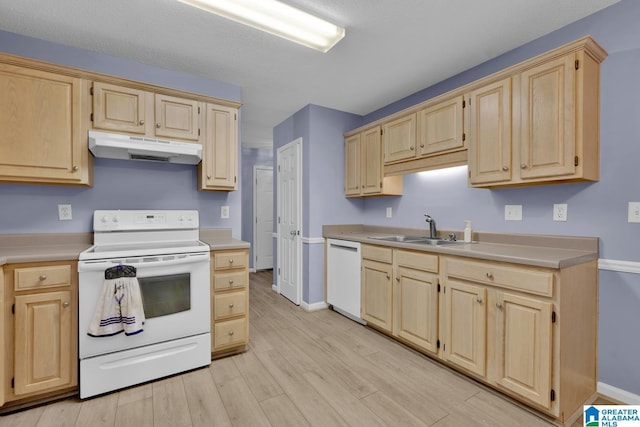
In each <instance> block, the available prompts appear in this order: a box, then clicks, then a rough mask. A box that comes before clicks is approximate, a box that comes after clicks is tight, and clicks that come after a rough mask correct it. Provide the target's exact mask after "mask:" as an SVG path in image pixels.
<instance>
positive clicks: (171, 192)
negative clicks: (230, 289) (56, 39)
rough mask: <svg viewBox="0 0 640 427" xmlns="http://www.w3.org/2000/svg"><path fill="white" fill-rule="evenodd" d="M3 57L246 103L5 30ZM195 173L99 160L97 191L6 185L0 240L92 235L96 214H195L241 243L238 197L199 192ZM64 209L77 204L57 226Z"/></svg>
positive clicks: (1, 195) (205, 82)
mask: <svg viewBox="0 0 640 427" xmlns="http://www.w3.org/2000/svg"><path fill="white" fill-rule="evenodd" d="M0 52H6V53H10V54H13V55H19V56H24V57H29V58H34V59H40V60H44V61H49V62H53V63H56V64H62V65H67V66H72V67H76V68H82V69H85V70H90V71H95V72H99V73H105V74H110V75H114V76H118V77H123V78H128V79H132V80H139V81H143V82H147V83H153V84H157V85H160V86H166V87H171V88H175V89H181V90H186V91H191V92H196V93H201V94H204V95H209V96H215V97H218V98H223V99H229V100H233V101H240V100H241V88H240V87H238V86H235V85H231V84H227V83H223V82H218V81H215V80H210V79H205V78H202V77H199V76H194V75H190V74H186V73H181V72H177V71H171V70H166V69H162V68H158V67H152V66H149V65H145V64H142V63H139V62H135V61H131V60H127V59H122V58H116V57H112V56H107V55H101V54H97V53H95V52H90V51H86V50H82V49H76V48H72V47H69V46H63V45H59V44H55V43H50V42H45V41H42V40H37V39H34V38H30V37H24V36H20V35H17V34H13V33H8V32H5V31H0ZM196 169H197V168H196V166H188V165H171V164H160V163H151V162H139V161H138V162H132V161H124V160H109V159H96V160H95V163H94V186H93V187H92V188H86V187H65V186H51V185H47V186H43V185H31V184H0V200H2V203H0V234H11V233H58V232H88V231H92V229H93V226H92V218H93V211H94V210H96V209H197V210H198V211H199V213H200V225H201V226H202V227H207V228H212V227H225V228H231V229H232V233H233V235H234V237H237V238H240V234H241V199H240V192H239V191H235V192H231V193H226V192H211V191H203V192H198V191H197V176H196ZM238 185H239V186H241V185H242V181H240V183H239V184H238ZM58 204H71V205H72V209H73V220H71V221H59V220H58ZM224 205H228V206H229V208H230V218H229V219H220V207H221V206H224Z"/></svg>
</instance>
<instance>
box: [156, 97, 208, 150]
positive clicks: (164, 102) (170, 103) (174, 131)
mask: <svg viewBox="0 0 640 427" xmlns="http://www.w3.org/2000/svg"><path fill="white" fill-rule="evenodd" d="M155 109H156V114H155V118H156V124H155V129H156V130H155V135H156V136H160V137H165V138H179V139H189V140H192V141H197V140H198V139H199V137H200V136H199V133H198V114H199V111H198V101H194V100H192V99H184V98H176V97H175V96H168V95H159V94H156V96H155Z"/></svg>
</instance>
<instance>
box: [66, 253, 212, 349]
mask: <svg viewBox="0 0 640 427" xmlns="http://www.w3.org/2000/svg"><path fill="white" fill-rule="evenodd" d="M209 257H210V255H209V252H199V253H192V254H178V255H162V256H157V257H150V256H145V257H130V258H129V257H128V258H119V259H111V260H95V261H94V260H91V261H80V262H79V263H78V272H79V284H78V288H79V289H78V316H79V319H78V328H79V330H78V335H79V341H78V344H79V348H78V350H79V356H80V359H84V358H88V357H93V356H97V355H102V354H107V353H113V352H116V351H120V350H126V349H133V348H137V347H142V346H145V345H149V344H155V343H160V342H165V341H170V340H174V339H178V338H183V337H189V336H194V335H199V334H205V333H209V332H210V330H211V313H210V279H209V275H210V272H209ZM119 264H124V265H132V266H134V267H136V269H137V274H136V276H137V279H138V282H139V283H140V290H141V293H142V300H143V306H144V312H145V317H146V321H145V324H144V330H143V331H142V332H140V333H137V334H135V335H125V334H124V333H119V334H117V335H112V336H103V337H92V336H90V335H88V334H87V331H88V329H89V325H90V323H91V321H92V319H93V317H94V313H95V310H96V309H97V305H98V300H99V299H100V296H101V292H102V286H103V283H104V271H105V270H106V269H107V268H110V267H113V266H115V265H119Z"/></svg>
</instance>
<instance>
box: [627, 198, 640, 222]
mask: <svg viewBox="0 0 640 427" xmlns="http://www.w3.org/2000/svg"><path fill="white" fill-rule="evenodd" d="M628 222H640V202H629V216H628Z"/></svg>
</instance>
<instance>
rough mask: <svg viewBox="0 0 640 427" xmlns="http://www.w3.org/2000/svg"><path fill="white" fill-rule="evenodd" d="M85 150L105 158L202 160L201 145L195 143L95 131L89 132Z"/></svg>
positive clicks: (166, 160)
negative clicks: (87, 148) (87, 144)
mask: <svg viewBox="0 0 640 427" xmlns="http://www.w3.org/2000/svg"><path fill="white" fill-rule="evenodd" d="M89 150H90V151H91V152H92V153H93V155H94V156H96V157H104V158H107V159H120V160H149V161H155V162H166V163H182V164H186V165H197V164H198V163H200V160H202V146H201V145H200V144H197V143H190V142H181V141H170V140H166V139H153V138H144V137H140V136H130V135H120V134H115V133H106V132H95V131H89Z"/></svg>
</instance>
